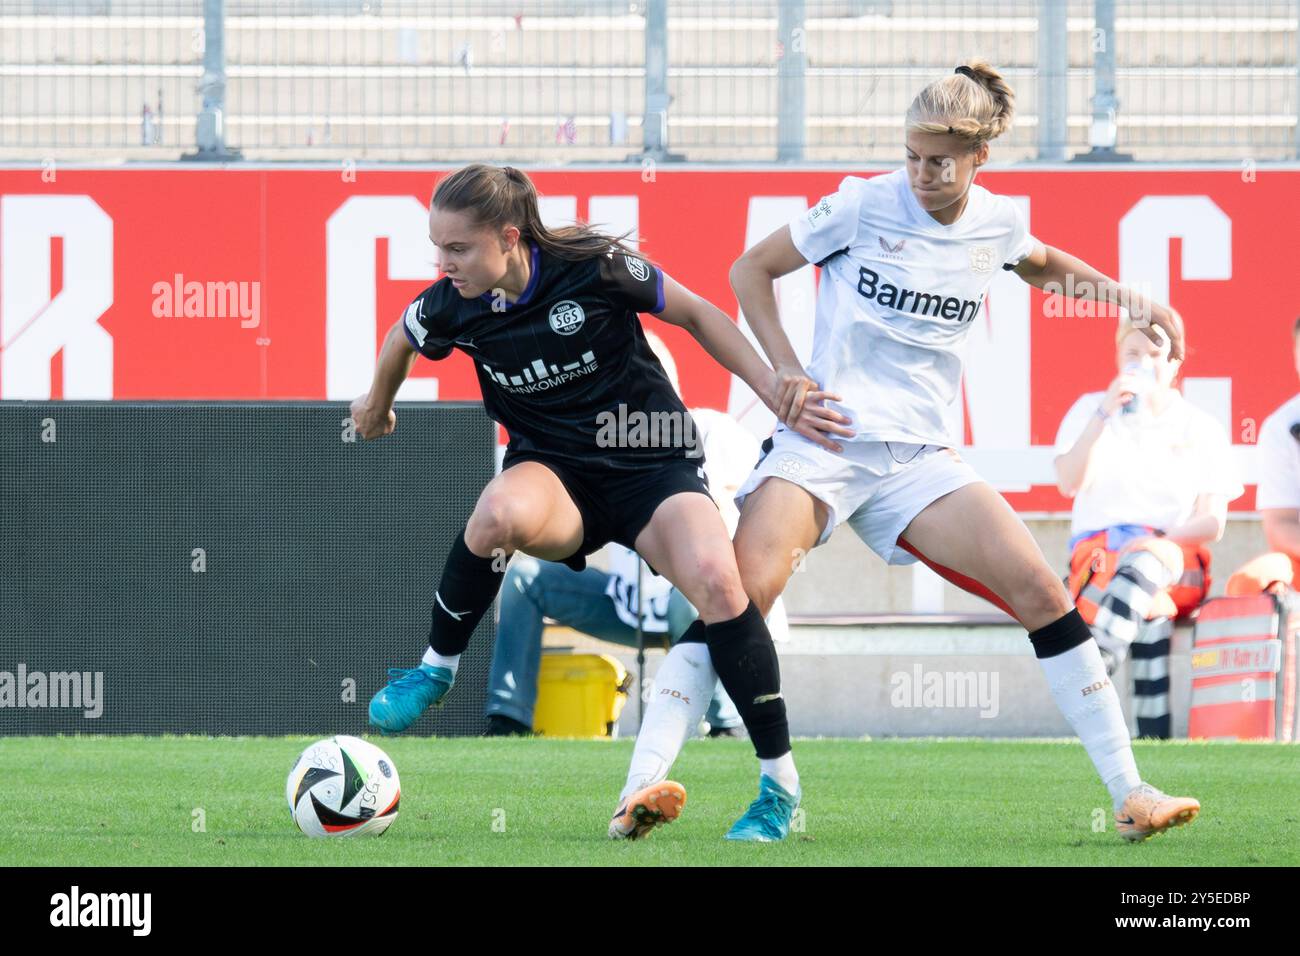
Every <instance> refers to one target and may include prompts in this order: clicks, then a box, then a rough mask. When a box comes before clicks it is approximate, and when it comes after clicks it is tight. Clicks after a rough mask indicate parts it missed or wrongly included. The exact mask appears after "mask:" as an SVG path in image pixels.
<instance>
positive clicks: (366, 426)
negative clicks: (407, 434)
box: [352, 393, 397, 439]
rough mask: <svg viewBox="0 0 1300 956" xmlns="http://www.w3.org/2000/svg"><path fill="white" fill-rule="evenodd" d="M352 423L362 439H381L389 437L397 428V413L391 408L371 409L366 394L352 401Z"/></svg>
mask: <svg viewBox="0 0 1300 956" xmlns="http://www.w3.org/2000/svg"><path fill="white" fill-rule="evenodd" d="M352 421H353V423H354V424H355V425H356V426H357V434H358V435H360V436H361V437H362V438H367V439H368V438H382V437H383V436H385V435H391V434H392V433H393V429H394V428H396V427H397V412H395V411H393V409H392V407H391V406H390V407H389V408H387V409H378V408H374V407H372V406H371V404H370V395H369V394H368V393H367V394H365V395H361V396H359V397H357V398H354V399H353V400H352Z"/></svg>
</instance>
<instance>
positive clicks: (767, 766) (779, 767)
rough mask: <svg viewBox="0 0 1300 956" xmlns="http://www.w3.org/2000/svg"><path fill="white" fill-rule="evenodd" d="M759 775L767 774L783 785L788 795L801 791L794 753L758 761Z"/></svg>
mask: <svg viewBox="0 0 1300 956" xmlns="http://www.w3.org/2000/svg"><path fill="white" fill-rule="evenodd" d="M758 768H759V773H763V774H767V776H769V777H771V778H772V779H773V780H775V781H776V782H777V783H779V784H780V785H781V789H783V790H784V791H785V792H786V793H794V792H795V791H796V790H798V789H799V771H797V770H795V769H794V753H793V752H792V751H789V750H787V751H786V752H785V753H784V754H782V755H781V756H780V757H775V758H770V759H766V760H759V761H758Z"/></svg>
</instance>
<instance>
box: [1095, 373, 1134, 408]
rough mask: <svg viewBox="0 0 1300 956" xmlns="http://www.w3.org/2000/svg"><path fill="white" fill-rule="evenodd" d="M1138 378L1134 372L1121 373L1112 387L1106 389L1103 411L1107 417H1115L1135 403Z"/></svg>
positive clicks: (1103, 398) (1111, 384) (1102, 404)
mask: <svg viewBox="0 0 1300 956" xmlns="http://www.w3.org/2000/svg"><path fill="white" fill-rule="evenodd" d="M1135 383H1136V376H1135V375H1134V374H1133V373H1132V372H1120V373H1119V374H1118V375H1116V376H1115V379H1114V381H1112V382H1111V383H1110V387H1109V388H1108V389H1106V394H1105V395H1104V396H1103V397H1102V400H1101V409H1102V411H1104V412H1105V413H1106V414H1107V415H1114V414H1115V413H1116V412H1117V411H1119V410H1120V409H1121V408H1123V407H1124V406H1125V405H1127V404H1128V403H1129V402H1131V401H1133V397H1134V396H1135V395H1136V394H1137V393H1136V392H1135V391H1134V386H1135Z"/></svg>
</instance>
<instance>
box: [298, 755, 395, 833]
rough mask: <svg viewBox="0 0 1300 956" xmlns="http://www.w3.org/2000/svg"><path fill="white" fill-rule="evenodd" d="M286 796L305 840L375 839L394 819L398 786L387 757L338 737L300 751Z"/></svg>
mask: <svg viewBox="0 0 1300 956" xmlns="http://www.w3.org/2000/svg"><path fill="white" fill-rule="evenodd" d="M284 795H285V797H286V798H287V799H288V801H289V812H290V813H292V814H293V820H294V822H295V823H296V824H298V829H299V830H301V831H302V832H303V833H305V834H307V835H308V836H311V837H333V836H359V835H361V834H367V835H370V836H378V835H379V834H381V833H383V832H384V831H385V830H387V829H388V828H389V827H390V826H391V825H392V823H393V821H394V820H396V819H397V802H398V800H399V798H400V797H401V795H402V788H401V784H400V783H399V782H398V779H397V767H396V766H395V765H394V764H393V761H392V759H391V758H390V757H389V756H388V754H386V753H384V752H383V751H382V750H380V749H379V748H378V747H376V746H375V745H374V744H370V743H366V741H364V740H361V739H359V738H357V737H347V736H344V735H342V734H340V735H338V736H336V737H330V738H329V739H328V740H318V741H317V742H316V743H314V744H312V745H311V746H310V747H308V748H307V749H306V750H304V751H303V752H302V756H300V757H299V758H298V761H297V763H295V764H294V765H293V769H292V770H290V771H289V780H288V782H287V783H286V784H285V788H284Z"/></svg>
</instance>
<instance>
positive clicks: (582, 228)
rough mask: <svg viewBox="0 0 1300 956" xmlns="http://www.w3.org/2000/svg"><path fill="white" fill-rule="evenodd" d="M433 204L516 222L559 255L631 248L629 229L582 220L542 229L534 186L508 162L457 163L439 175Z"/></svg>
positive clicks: (489, 221)
mask: <svg viewBox="0 0 1300 956" xmlns="http://www.w3.org/2000/svg"><path fill="white" fill-rule="evenodd" d="M433 205H435V206H437V207H438V208H439V209H449V210H453V211H455V212H463V213H466V214H467V215H469V216H470V218H471V220H472V221H473V222H474V224H475V225H477V226H487V227H491V228H498V229H499V228H501V227H503V226H507V225H514V226H517V227H518V228H519V232H520V234H521V235H522V236H523V237H524V238H527V239H532V240H533V242H535V243H537V245H538V246H540V247H541V248H542V249H544V250H545V251H547V252H549V253H550V254H551V255H553V256H557V257H559V258H561V259H570V260H577V259H590V258H593V257H595V256H603V255H604V254H605V253H607V252H609V250H610V249H611V248H614V249H617V250H619V251H620V252H633V250H632V249H630V248H629V247H628V246H626V245H625V244H624V242H623V240H624V239H626V238H627V237H628V236H629V235H631V233H624V234H623V235H621V236H618V237H614V236H610V235H607V234H605V233H603V232H600V231H599V230H597V229H594V228H592V227H591V226H589V225H587V224H586V223H578V224H576V225H572V226H561V227H560V228H557V229H548V228H547V227H546V225H545V224H544V223H543V222H542V217H541V212H540V211H539V209H538V203H537V188H536V187H535V186H534V185H533V181H532V180H531V179H529V178H528V174H527V173H525V172H524V171H523V170H521V169H516V168H515V167H513V166H491V165H489V164H487V163H473V164H471V165H469V166H465V167H462V168H461V169H458V170H456V171H455V172H454V173H452V174H451V175H449V176H446V177H445V178H443V179H442V180H440V181H439V183H438V186H437V188H436V189H434V191H433Z"/></svg>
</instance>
